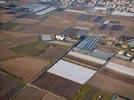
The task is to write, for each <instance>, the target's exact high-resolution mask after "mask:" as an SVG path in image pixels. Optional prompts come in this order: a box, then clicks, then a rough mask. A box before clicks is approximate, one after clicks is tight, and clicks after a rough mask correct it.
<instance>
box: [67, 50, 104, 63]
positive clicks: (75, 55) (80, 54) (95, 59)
mask: <svg viewBox="0 0 134 100" xmlns="http://www.w3.org/2000/svg"><path fill="white" fill-rule="evenodd" d="M68 55H71V56H74V57H78V58H81V59H85V60H89V61H93V62H95V63H98V64H102V65H103V64H104V63H105V62H106V60H103V59H99V58H96V57H92V56H90V55H85V54H82V53H78V52H74V51H70V52H69V53H68Z"/></svg>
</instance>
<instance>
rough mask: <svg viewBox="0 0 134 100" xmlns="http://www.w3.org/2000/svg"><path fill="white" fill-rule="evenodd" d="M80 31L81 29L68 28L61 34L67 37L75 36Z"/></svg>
mask: <svg viewBox="0 0 134 100" xmlns="http://www.w3.org/2000/svg"><path fill="white" fill-rule="evenodd" d="M79 30H80V29H77V28H68V29H66V30H65V31H64V32H63V33H61V34H62V35H65V36H70V35H75V33H77V32H78V31H79Z"/></svg>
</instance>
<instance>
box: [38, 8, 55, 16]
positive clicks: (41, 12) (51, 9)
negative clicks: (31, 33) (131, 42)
mask: <svg viewBox="0 0 134 100" xmlns="http://www.w3.org/2000/svg"><path fill="white" fill-rule="evenodd" d="M55 9H56V8H54V7H50V8H47V9H45V10H42V11H40V12H37V13H36V15H44V14H46V13H48V12H51V11H53V10H55Z"/></svg>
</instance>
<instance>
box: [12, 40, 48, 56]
mask: <svg viewBox="0 0 134 100" xmlns="http://www.w3.org/2000/svg"><path fill="white" fill-rule="evenodd" d="M48 47H49V45H48V44H46V43H44V42H33V43H28V44H24V45H19V46H18V47H13V48H11V50H13V51H14V52H15V53H17V54H19V55H27V56H38V55H39V54H41V53H42V52H44V51H45V50H46V49H47V48H48Z"/></svg>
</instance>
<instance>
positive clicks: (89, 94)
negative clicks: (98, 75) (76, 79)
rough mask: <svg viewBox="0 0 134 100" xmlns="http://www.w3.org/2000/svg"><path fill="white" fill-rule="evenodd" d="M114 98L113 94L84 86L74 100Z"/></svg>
mask: <svg viewBox="0 0 134 100" xmlns="http://www.w3.org/2000/svg"><path fill="white" fill-rule="evenodd" d="M99 96H101V98H99ZM112 96H113V94H112V93H110V92H106V91H103V90H100V89H98V88H95V87H92V86H91V85H89V84H84V85H83V86H82V87H81V89H80V92H79V93H77V94H76V95H75V96H74V98H73V100H99V99H102V100H111V99H112Z"/></svg>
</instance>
